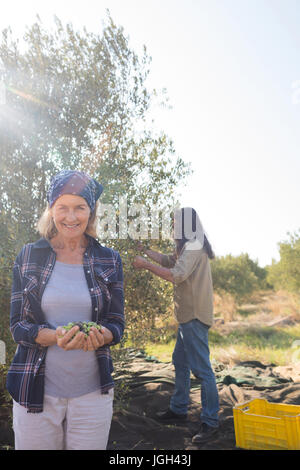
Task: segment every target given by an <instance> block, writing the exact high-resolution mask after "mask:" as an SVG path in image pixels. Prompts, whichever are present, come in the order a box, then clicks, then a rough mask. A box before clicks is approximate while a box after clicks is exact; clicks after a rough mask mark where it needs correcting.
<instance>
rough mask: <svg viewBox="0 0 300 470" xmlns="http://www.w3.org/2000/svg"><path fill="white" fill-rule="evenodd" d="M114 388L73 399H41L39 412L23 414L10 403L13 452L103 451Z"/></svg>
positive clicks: (46, 396)
mask: <svg viewBox="0 0 300 470" xmlns="http://www.w3.org/2000/svg"><path fill="white" fill-rule="evenodd" d="M113 397H114V389H113V388H112V389H110V390H109V392H108V394H104V395H101V393H100V391H99V390H98V391H96V392H92V393H88V394H86V395H82V396H80V397H76V398H57V397H51V396H50V395H45V396H44V405H43V408H44V409H43V411H42V412H41V413H27V409H26V408H25V407H24V406H21V405H19V403H17V402H16V401H15V400H13V430H14V434H15V450H105V449H106V446H107V441H108V435H109V431H110V425H111V420H112V414H113Z"/></svg>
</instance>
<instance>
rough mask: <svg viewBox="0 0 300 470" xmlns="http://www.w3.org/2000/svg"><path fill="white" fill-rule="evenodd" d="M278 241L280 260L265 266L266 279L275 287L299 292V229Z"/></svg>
mask: <svg viewBox="0 0 300 470" xmlns="http://www.w3.org/2000/svg"><path fill="white" fill-rule="evenodd" d="M288 236H289V238H288V239H287V240H285V241H282V242H280V243H279V253H280V261H279V262H278V263H277V262H276V261H275V260H273V261H272V264H271V265H270V266H268V267H267V272H268V275H267V280H268V282H269V283H270V284H272V285H273V286H274V287H275V289H286V290H287V291H289V292H293V293H296V294H299V292H300V230H299V231H298V232H295V233H294V234H291V233H288Z"/></svg>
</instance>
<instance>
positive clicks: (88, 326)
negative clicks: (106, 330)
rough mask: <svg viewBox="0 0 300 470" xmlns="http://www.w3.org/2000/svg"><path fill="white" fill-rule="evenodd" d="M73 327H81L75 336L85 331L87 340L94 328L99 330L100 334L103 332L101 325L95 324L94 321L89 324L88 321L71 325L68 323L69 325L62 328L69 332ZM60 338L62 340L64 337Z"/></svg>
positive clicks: (71, 323)
mask: <svg viewBox="0 0 300 470" xmlns="http://www.w3.org/2000/svg"><path fill="white" fill-rule="evenodd" d="M73 326H79V330H78V331H76V333H75V335H76V334H77V333H78V332H79V331H83V333H85V337H86V338H87V337H88V335H89V333H90V329H91V328H92V327H94V328H97V330H99V331H100V332H101V330H102V327H101V325H98V324H97V323H95V322H93V321H89V322H87V321H77V322H70V323H68V324H67V325H65V326H62V328H63V329H64V330H67V331H69V330H71V328H73ZM75 335H74V336H75ZM74 336H73V338H74ZM60 337H61V338H62V336H60Z"/></svg>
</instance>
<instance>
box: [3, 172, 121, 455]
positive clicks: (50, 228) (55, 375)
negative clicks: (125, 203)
mask: <svg viewBox="0 0 300 470" xmlns="http://www.w3.org/2000/svg"><path fill="white" fill-rule="evenodd" d="M102 190H103V188H102V185H101V184H99V183H98V182H97V181H96V180H95V179H93V178H91V177H90V176H89V175H87V174H85V173H83V172H79V171H73V170H64V171H61V172H59V173H58V174H57V175H55V176H54V177H53V178H52V180H51V184H50V187H49V189H48V192H47V200H48V206H47V208H46V210H45V212H44V213H43V215H42V217H41V218H40V220H39V222H38V226H37V228H38V230H39V233H40V235H41V236H42V237H41V238H40V239H39V240H38V241H37V242H35V243H28V244H26V245H24V246H23V248H22V250H21V251H20V253H19V254H18V256H17V258H16V261H15V264H14V268H13V285H12V295H11V313H10V330H11V333H12V336H13V339H14V340H15V342H16V343H17V344H18V346H17V350H16V353H15V357H14V359H13V361H12V364H11V366H10V369H9V371H8V375H7V389H8V391H9V392H10V394H11V396H12V398H13V429H14V434H15V449H16V450H28V449H30V450H40V449H41V450H59V449H64V450H102V449H106V447H107V441H108V435H109V431H110V425H111V419H112V409H113V394H114V382H113V379H112V376H111V372H112V371H113V365H112V360H111V356H110V346H112V345H115V344H117V343H119V342H120V340H121V338H122V335H123V331H124V297H123V270H122V261H121V258H120V255H119V253H118V252H116V251H114V250H112V249H110V248H107V247H104V246H102V245H101V244H100V243H99V242H98V241H97V240H96V237H97V234H96V211H97V204H98V202H97V201H98V199H99V197H100V195H101V193H102ZM87 321H89V322H91V321H92V322H95V323H97V325H101V331H99V329H98V328H95V327H93V328H92V329H91V331H90V333H89V335H88V336H86V335H85V334H84V332H83V331H80V328H79V326H73V328H72V329H70V330H66V329H64V328H62V326H65V325H67V324H68V323H70V322H87Z"/></svg>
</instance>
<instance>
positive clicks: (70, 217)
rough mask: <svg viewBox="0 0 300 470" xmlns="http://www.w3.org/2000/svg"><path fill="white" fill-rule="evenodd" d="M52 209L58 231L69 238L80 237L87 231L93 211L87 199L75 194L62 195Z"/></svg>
mask: <svg viewBox="0 0 300 470" xmlns="http://www.w3.org/2000/svg"><path fill="white" fill-rule="evenodd" d="M50 211H51V214H52V217H53V221H54V223H55V226H56V228H57V231H58V233H60V234H61V235H63V236H64V237H68V238H70V237H71V238H74V237H79V236H81V235H82V234H83V233H84V232H85V230H86V228H87V225H88V222H89V216H90V213H91V210H90V207H89V205H88V203H87V202H86V200H85V199H84V198H83V197H81V196H75V195H73V194H64V195H63V196H60V197H59V198H58V199H57V200H56V201H55V203H54V205H53V206H52V208H51V209H50Z"/></svg>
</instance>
